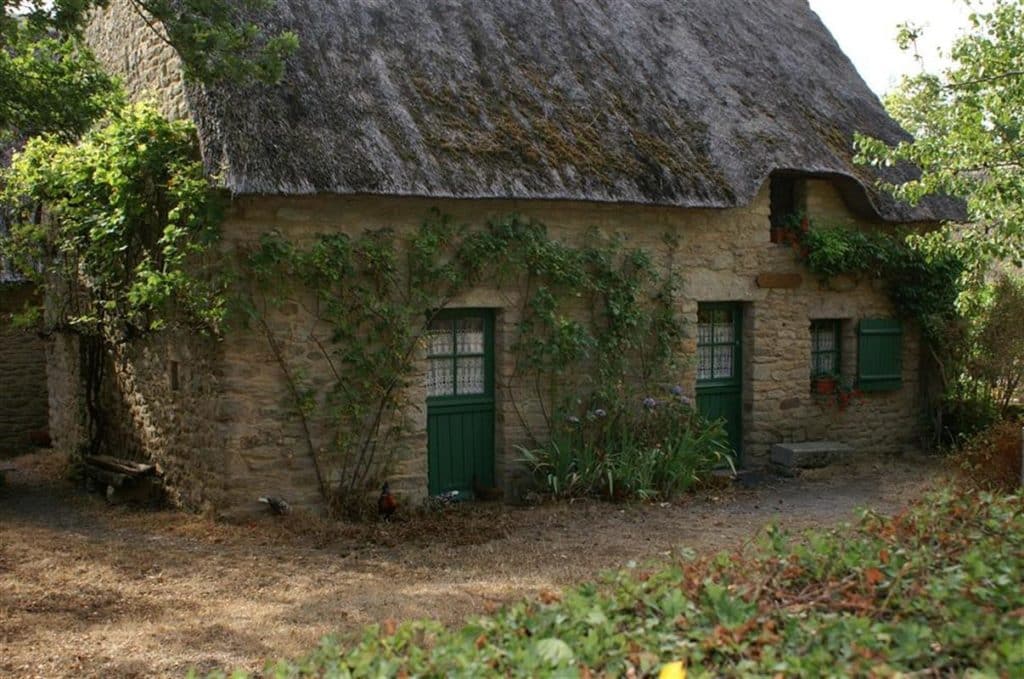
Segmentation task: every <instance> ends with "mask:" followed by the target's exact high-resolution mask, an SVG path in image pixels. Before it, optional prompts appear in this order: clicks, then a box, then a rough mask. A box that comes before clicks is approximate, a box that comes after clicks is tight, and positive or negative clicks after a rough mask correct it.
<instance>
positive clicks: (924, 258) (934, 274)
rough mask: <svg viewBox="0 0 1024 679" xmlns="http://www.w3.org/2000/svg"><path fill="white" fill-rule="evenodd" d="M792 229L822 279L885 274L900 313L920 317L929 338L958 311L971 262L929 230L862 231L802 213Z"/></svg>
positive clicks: (810, 265)
mask: <svg viewBox="0 0 1024 679" xmlns="http://www.w3.org/2000/svg"><path fill="white" fill-rule="evenodd" d="M790 233H791V234H792V237H791V238H790V239H789V240H790V241H791V242H792V243H793V249H794V251H795V252H796V253H797V257H798V258H799V259H800V261H801V262H803V263H804V264H805V265H806V266H807V268H808V269H809V270H810V271H811V273H813V274H815V275H816V276H818V277H819V278H820V279H821V280H822V281H826V282H827V281H828V280H829V279H832V278H835V277H837V276H840V275H850V276H855V277H856V276H868V277H870V278H877V279H881V280H884V281H885V282H886V288H887V292H888V295H889V298H890V300H891V301H892V303H893V306H894V307H895V310H896V312H897V314H899V315H900V316H901V317H904V318H909V319H913V320H915V321H917V322H919V323H920V324H921V326H922V329H923V330H924V333H925V336H926V339H929V340H934V341H937V340H938V339H939V334H940V333H941V331H942V330H941V328H942V327H944V325H945V324H946V323H947V322H949V321H950V320H951V319H953V318H955V317H956V315H957V303H958V300H959V297H960V294H961V292H962V291H963V290H964V275H965V272H966V271H967V268H966V265H965V263H964V261H963V260H962V259H961V258H960V257H958V256H957V255H956V254H955V253H953V252H951V251H950V250H948V249H939V248H934V247H929V244H930V241H929V237H928V236H927V235H924V236H922V235H918V234H908V233H903V234H892V233H888V232H878V231H861V230H858V229H854V228H851V227H848V226H843V225H834V224H815V223H813V222H812V221H811V220H809V219H807V218H805V217H800V216H796V217H793V218H792V219H791V220H790Z"/></svg>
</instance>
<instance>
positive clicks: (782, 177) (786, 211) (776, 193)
mask: <svg viewBox="0 0 1024 679" xmlns="http://www.w3.org/2000/svg"><path fill="white" fill-rule="evenodd" d="M805 194H806V190H805V188H804V182H803V180H802V179H800V178H799V177H797V176H795V175H787V174H776V175H772V178H771V225H772V227H774V228H781V227H784V226H786V224H787V222H788V221H789V220H790V219H791V218H792V217H793V216H794V215H796V214H799V213H801V212H803V211H804V209H805V207H806V206H805V203H806V195H805Z"/></svg>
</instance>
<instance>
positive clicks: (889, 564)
mask: <svg viewBox="0 0 1024 679" xmlns="http://www.w3.org/2000/svg"><path fill="white" fill-rule="evenodd" d="M1022 582H1024V498H1022V497H1021V496H995V495H991V494H979V493H974V492H967V491H959V490H945V491H942V492H938V493H935V494H933V495H931V496H930V497H927V498H926V499H925V500H924V501H923V502H920V503H918V504H917V505H915V506H914V507H913V508H911V509H910V510H908V511H907V512H904V513H902V514H900V515H897V516H895V517H893V518H883V517H881V516H878V515H876V514H873V513H870V512H867V513H865V514H864V516H863V518H862V520H861V521H860V524H859V525H858V526H857V527H855V528H848V529H843V530H839V531H834V532H830V533H813V534H811V535H809V536H807V537H805V538H804V539H802V540H800V541H791V540H789V539H788V538H787V537H786V536H784V535H783V534H781V533H780V532H778V531H774V530H769V531H768V532H767V533H766V535H765V537H764V540H763V545H762V546H761V547H759V548H758V549H757V550H755V553H754V555H753V556H744V555H740V554H734V555H725V554H723V555H719V556H717V557H714V558H709V559H704V560H695V561H687V562H682V563H678V564H676V565H672V566H668V567H664V568H662V569H660V570H657V571H651V572H649V571H644V570H641V569H636V568H634V569H630V570H627V571H624V572H621V573H617V574H614V575H610V576H607V577H606V578H605V579H604V580H603V581H602V582H600V583H598V584H589V585H584V586H582V587H579V588H578V589H575V590H572V591H570V592H568V593H567V594H565V595H564V597H562V598H556V597H553V596H552V597H546V599H547V600H548V601H549V602H550V603H546V604H542V603H537V602H523V603H519V604H516V605H514V606H511V607H509V608H507V609H505V610H503V611H501V612H499V613H497V614H496V615H494V616H491V617H484V618H480V619H479V620H477V621H475V622H472V623H470V624H468V625H466V626H465V627H463V628H461V629H457V630H446V629H444V628H443V627H442V626H440V625H438V624H436V623H433V622H414V623H407V624H403V625H401V626H399V627H398V628H397V630H396V631H395V633H394V634H383V633H382V632H381V630H380V629H379V628H378V627H371V628H369V629H368V630H367V632H366V634H365V636H364V638H363V641H362V642H361V643H360V644H359V645H357V646H355V647H354V648H352V649H342V648H340V647H339V646H338V644H337V643H336V642H335V641H332V640H330V639H327V640H325V641H324V642H323V643H322V644H321V646H320V647H319V648H318V649H317V650H316V651H314V652H313V653H312V654H311V655H310V656H308V657H307V658H304V659H302V660H299V661H295V662H281V663H279V664H276V665H272V666H270V667H268V668H267V675H269V676H272V677H309V676H317V677H319V676H329V677H349V676H359V677H367V676H368V677H384V676H389V677H390V676H430V677H444V676H456V677H479V676H521V677H537V676H541V677H589V676H602V675H607V676H627V675H628V676H651V675H656V674H657V672H658V670H659V669H660V667H661V666H662V665H663V664H664V663H666V662H668V661H672V660H685V662H686V664H687V666H688V676H690V677H694V676H706V675H728V676H759V675H761V676H765V675H767V676H771V675H775V674H779V673H781V674H784V675H787V676H794V675H795V676H814V677H817V676H848V675H861V676H863V675H876V676H894V675H897V674H898V673H906V672H914V673H918V674H920V675H922V676H942V675H964V674H966V675H973V676H1006V677H1009V676H1021V674H1020V673H1021V671H1022V669H1024V588H1022V586H1021V583H1022Z"/></svg>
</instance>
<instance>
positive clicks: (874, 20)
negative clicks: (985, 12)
mask: <svg viewBox="0 0 1024 679" xmlns="http://www.w3.org/2000/svg"><path fill="white" fill-rule="evenodd" d="M810 2H811V7H812V8H813V9H814V11H816V12H817V13H818V16H820V17H821V18H822V20H823V21H824V22H825V25H826V26H828V28H829V30H831V31H832V35H834V36H835V38H836V40H837V41H838V42H839V44H840V46H842V48H843V51H844V52H846V54H847V56H849V57H850V59H851V60H852V61H853V63H854V64H855V65H856V66H857V70H859V71H860V74H861V75H862V76H864V79H865V80H866V81H867V83H868V85H870V86H871V89H873V90H874V91H875V92H876V93H878V94H880V95H881V94H884V93H885V92H887V91H889V90H890V89H892V87H893V86H894V85H895V84H896V83H897V82H899V79H900V76H901V75H903V74H906V73H917V72H919V71H920V68H921V67H920V65H919V64H918V62H916V61H915V60H914V58H913V57H912V56H911V55H910V54H909V53H905V52H902V51H901V50H900V48H899V47H897V46H896V32H897V28H896V27H897V25H899V24H901V23H903V22H910V23H912V24H916V25H918V26H923V27H924V28H925V34H924V39H923V40H922V41H921V43H920V51H921V56H922V57H924V60H925V65H926V66H927V67H928V70H938V69H939V68H941V66H942V65H943V62H942V60H941V59H940V58H939V57H938V56H937V50H938V48H940V47H941V48H944V49H947V50H948V48H949V46H950V45H951V44H952V42H953V39H954V38H955V37H956V36H957V35H958V34H959V33H960V32H961V31H962V30H963V28H964V27H966V26H967V15H968V13H969V12H968V10H967V9H966V8H965V7H964V4H963V3H962V2H957V1H955V0H810Z"/></svg>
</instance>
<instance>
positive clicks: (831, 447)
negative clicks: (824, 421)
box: [771, 441, 853, 469]
mask: <svg viewBox="0 0 1024 679" xmlns="http://www.w3.org/2000/svg"><path fill="white" fill-rule="evenodd" d="M852 453H853V448H851V447H850V446H848V445H846V444H843V443H835V442H832V441H811V442H807V443H776V444H775V445H774V446H772V453H771V461H772V463H773V464H776V465H779V466H782V467H789V468H791V469H792V468H801V469H813V468H815V467H827V466H828V465H829V464H830V463H832V462H834V461H835V460H836V459H837V458H840V457H844V456H847V455H851V454H852Z"/></svg>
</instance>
